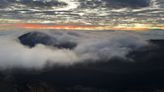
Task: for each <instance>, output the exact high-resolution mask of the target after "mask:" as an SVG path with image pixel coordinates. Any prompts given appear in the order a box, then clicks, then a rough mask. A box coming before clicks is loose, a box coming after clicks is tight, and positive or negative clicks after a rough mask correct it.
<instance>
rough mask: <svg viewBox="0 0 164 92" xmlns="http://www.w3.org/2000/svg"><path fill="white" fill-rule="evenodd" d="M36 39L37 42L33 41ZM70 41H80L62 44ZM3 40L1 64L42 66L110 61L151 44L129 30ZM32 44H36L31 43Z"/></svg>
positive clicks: (39, 33) (2, 37)
mask: <svg viewBox="0 0 164 92" xmlns="http://www.w3.org/2000/svg"><path fill="white" fill-rule="evenodd" d="M29 34H33V35H29ZM20 37H21V39H26V40H21V39H19V38H20ZM32 39H33V41H34V42H31V43H30V41H32ZM23 41H24V43H22V42H23ZM28 41H29V42H28ZM25 42H27V43H25ZM45 42H46V43H45ZM70 42H71V43H75V44H77V45H76V47H74V48H68V47H67V45H62V44H63V43H68V44H69V43H70ZM48 43H49V44H48ZM0 44H1V45H0V52H1V53H0V58H1V60H0V67H1V68H12V67H25V68H39V69H40V68H43V67H44V66H46V65H53V64H59V65H72V64H75V63H85V62H96V61H97V62H107V61H109V62H110V59H112V58H114V57H119V58H122V59H128V57H127V54H128V53H129V52H131V51H133V50H136V49H140V48H142V47H144V46H146V45H148V42H147V41H145V40H144V39H143V38H141V37H139V36H137V35H134V34H130V33H126V32H125V33H124V32H120V33H117V32H104V33H103V32H102V33H99V32H28V33H24V34H22V35H21V36H18V37H17V36H16V37H15V36H13V37H12V36H0ZM30 44H33V46H32V47H29V46H28V45H30ZM56 44H57V45H56ZM60 45H61V46H62V47H61V46H60ZM65 46H66V47H65Z"/></svg>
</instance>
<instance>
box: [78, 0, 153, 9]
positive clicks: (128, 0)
mask: <svg viewBox="0 0 164 92" xmlns="http://www.w3.org/2000/svg"><path fill="white" fill-rule="evenodd" d="M150 3H151V0H84V1H82V2H81V7H90V8H96V7H104V6H105V7H109V8H134V9H135V8H143V7H148V6H149V5H150Z"/></svg>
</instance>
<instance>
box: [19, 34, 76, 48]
mask: <svg viewBox="0 0 164 92" xmlns="http://www.w3.org/2000/svg"><path fill="white" fill-rule="evenodd" d="M18 39H19V40H20V42H21V43H22V44H23V45H25V46H29V47H31V48H32V47H35V46H36V45H37V44H43V45H46V46H53V47H57V48H66V49H73V48H75V47H76V45H77V44H76V43H75V42H71V41H69V40H68V41H65V42H61V41H59V40H58V39H57V38H55V37H52V36H50V35H48V34H46V33H42V32H29V33H26V34H23V35H22V36H20V37H19V38H18Z"/></svg>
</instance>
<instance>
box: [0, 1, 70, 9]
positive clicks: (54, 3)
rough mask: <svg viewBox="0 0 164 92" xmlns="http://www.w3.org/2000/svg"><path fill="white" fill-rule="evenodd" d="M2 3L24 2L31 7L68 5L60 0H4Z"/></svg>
mask: <svg viewBox="0 0 164 92" xmlns="http://www.w3.org/2000/svg"><path fill="white" fill-rule="evenodd" d="M0 2H1V4H6V5H12V4H23V5H26V6H29V7H42V8H44V7H53V6H54V7H55V6H66V5H67V3H65V2H62V1H59V0H2V1H0Z"/></svg>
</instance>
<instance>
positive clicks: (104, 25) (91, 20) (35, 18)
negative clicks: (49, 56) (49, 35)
mask: <svg viewBox="0 0 164 92" xmlns="http://www.w3.org/2000/svg"><path fill="white" fill-rule="evenodd" d="M0 2H1V4H0V7H1V9H0V12H1V15H0V23H1V25H0V27H1V26H4V25H2V24H17V27H18V28H20V27H24V28H40V29H76V30H152V29H164V24H163V21H164V19H163V17H164V12H163V11H164V10H163V7H164V5H163V0H1V1H0ZM22 23H23V24H27V23H32V24H44V25H49V26H44V25H43V26H42V25H39V26H37V25H33V27H31V25H26V26H24V25H21V26H20V24H22ZM56 25H64V27H63V26H61V28H60V27H59V26H57V27H56ZM9 26H12V25H9ZM34 26H35V27H34ZM54 26H55V27H54ZM70 26H71V28H70ZM74 26H77V27H74ZM86 26H87V27H86ZM12 27H13V26H12ZM14 27H15V25H14ZM73 27H74V28H73ZM1 29H4V28H3V27H1Z"/></svg>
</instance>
